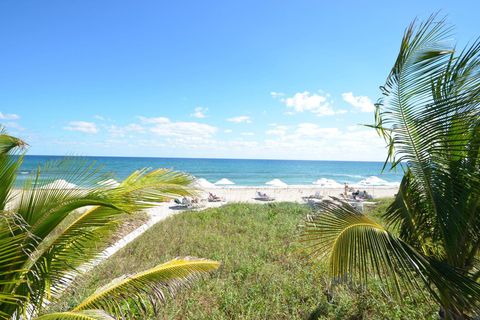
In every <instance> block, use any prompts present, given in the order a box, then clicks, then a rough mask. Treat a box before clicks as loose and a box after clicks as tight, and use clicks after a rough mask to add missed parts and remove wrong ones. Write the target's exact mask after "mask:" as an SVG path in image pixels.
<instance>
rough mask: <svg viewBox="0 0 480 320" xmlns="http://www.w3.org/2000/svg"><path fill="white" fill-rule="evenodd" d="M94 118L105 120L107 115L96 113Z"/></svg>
mask: <svg viewBox="0 0 480 320" xmlns="http://www.w3.org/2000/svg"><path fill="white" fill-rule="evenodd" d="M93 118H95V119H97V120H100V121H104V120H105V117H103V116H101V115H99V114H96V115H94V116H93Z"/></svg>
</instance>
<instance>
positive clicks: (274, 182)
mask: <svg viewBox="0 0 480 320" xmlns="http://www.w3.org/2000/svg"><path fill="white" fill-rule="evenodd" d="M265 184H266V185H268V186H272V187H287V186H288V184H286V183H285V182H283V181H282V180H280V179H273V180H270V181H268V182H267V183H265Z"/></svg>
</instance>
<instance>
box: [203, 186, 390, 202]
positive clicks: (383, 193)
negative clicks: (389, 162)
mask: <svg viewBox="0 0 480 320" xmlns="http://www.w3.org/2000/svg"><path fill="white" fill-rule="evenodd" d="M357 189H358V190H360V191H364V190H365V191H367V192H368V193H369V194H370V195H372V196H373V198H384V197H393V196H394V195H395V194H396V193H397V191H398V187H391V186H375V187H373V186H369V187H363V188H361V189H360V188H357ZM357 189H355V188H354V190H357ZM209 192H211V193H213V194H215V195H217V196H219V197H221V198H223V199H225V201H226V202H249V203H255V202H258V203H261V202H262V201H258V200H255V195H256V193H257V192H262V193H266V194H267V195H268V196H270V197H273V198H275V201H277V202H282V201H289V202H303V199H302V197H308V196H310V195H314V194H316V193H319V194H320V195H322V196H335V197H337V196H339V195H340V194H341V193H343V192H344V189H343V188H319V187H318V186H288V187H267V186H265V187H217V188H204V189H203V191H202V192H201V198H206V196H208V193H209Z"/></svg>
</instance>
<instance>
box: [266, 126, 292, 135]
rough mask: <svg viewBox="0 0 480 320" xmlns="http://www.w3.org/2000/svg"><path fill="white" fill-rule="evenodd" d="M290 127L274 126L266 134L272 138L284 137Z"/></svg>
mask: <svg viewBox="0 0 480 320" xmlns="http://www.w3.org/2000/svg"><path fill="white" fill-rule="evenodd" d="M287 130H288V127H287V126H282V125H272V128H271V129H268V130H267V131H266V132H265V133H266V134H268V135H271V136H284V135H285V134H287Z"/></svg>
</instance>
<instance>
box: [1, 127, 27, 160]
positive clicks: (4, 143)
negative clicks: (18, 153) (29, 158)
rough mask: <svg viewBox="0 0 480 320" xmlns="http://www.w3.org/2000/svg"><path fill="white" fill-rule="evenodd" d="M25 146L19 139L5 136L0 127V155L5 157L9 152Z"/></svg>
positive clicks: (2, 128)
mask: <svg viewBox="0 0 480 320" xmlns="http://www.w3.org/2000/svg"><path fill="white" fill-rule="evenodd" d="M26 145H27V144H26V143H25V142H24V141H22V140H21V139H19V138H16V137H12V136H9V135H8V134H6V131H5V128H4V127H1V126H0V155H6V154H7V153H9V152H10V151H11V150H13V149H15V148H21V147H24V146H26Z"/></svg>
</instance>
